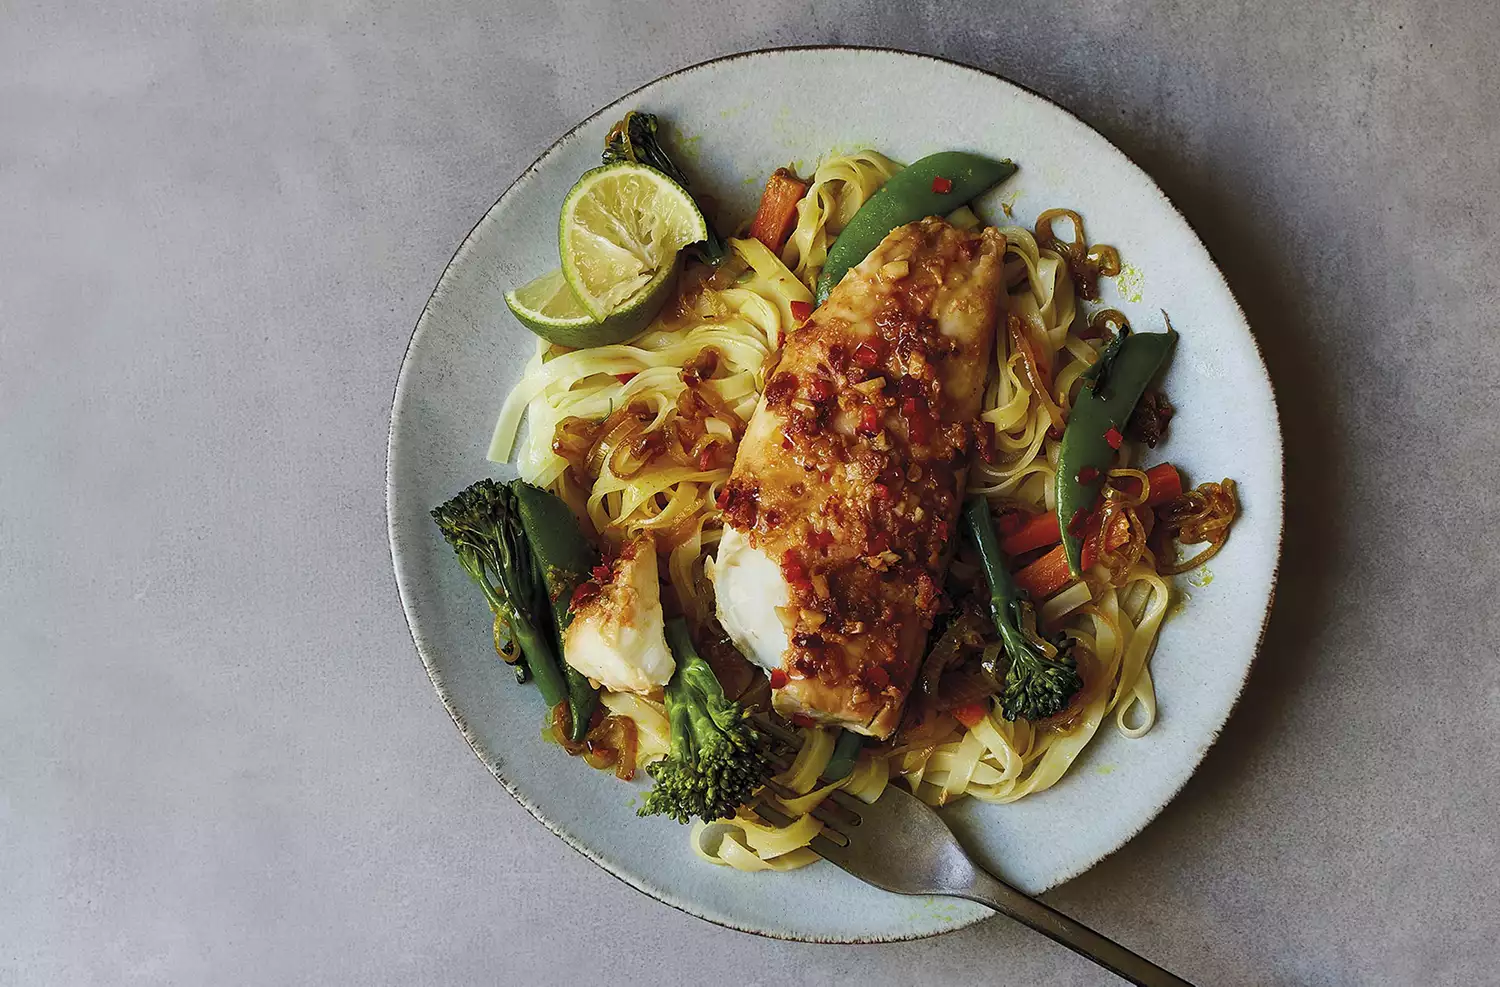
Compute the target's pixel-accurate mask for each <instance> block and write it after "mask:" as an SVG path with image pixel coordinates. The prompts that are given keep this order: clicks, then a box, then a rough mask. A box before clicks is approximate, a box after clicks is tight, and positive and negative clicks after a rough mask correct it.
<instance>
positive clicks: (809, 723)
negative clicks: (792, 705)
mask: <svg viewBox="0 0 1500 987" xmlns="http://www.w3.org/2000/svg"><path fill="white" fill-rule="evenodd" d="M792 723H793V724H794V725H796V726H799V727H815V726H817V725H818V721H817V720H815V719H813V718H812V717H811V716H808V715H807V714H806V713H793V714H792Z"/></svg>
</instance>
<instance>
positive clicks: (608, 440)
mask: <svg viewBox="0 0 1500 987" xmlns="http://www.w3.org/2000/svg"><path fill="white" fill-rule="evenodd" d="M655 418H656V415H655V414H653V413H652V412H651V410H650V409H649V408H647V407H646V406H645V405H644V404H641V403H639V402H631V403H630V404H628V405H626V406H625V407H623V408H619V409H617V410H616V411H615V413H614V414H612V415H610V416H609V417H608V418H606V419H604V421H603V422H602V423H601V424H600V426H599V432H598V436H599V437H598V438H596V439H595V440H594V444H593V445H592V446H591V447H590V448H589V454H588V459H587V460H585V466H586V468H587V470H588V475H589V476H593V477H597V476H598V475H599V474H600V473H602V472H604V464H605V463H608V462H610V460H611V458H612V456H613V453H614V451H615V450H616V449H618V448H622V447H626V446H628V444H629V443H630V442H632V441H633V440H634V439H635V437H636V436H637V435H639V434H640V433H641V432H642V431H644V430H645V428H646V426H647V425H648V424H650V423H651V422H652V421H653V420H654V419H655ZM611 465H613V464H611ZM616 475H618V474H616Z"/></svg>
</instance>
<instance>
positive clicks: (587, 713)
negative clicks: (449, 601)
mask: <svg viewBox="0 0 1500 987" xmlns="http://www.w3.org/2000/svg"><path fill="white" fill-rule="evenodd" d="M515 491H516V502H517V504H518V505H519V507H520V514H521V526H522V527H523V528H524V529H525V530H526V540H527V541H529V542H530V543H531V554H532V558H533V559H534V560H535V564H536V569H537V574H538V575H539V576H540V577H541V579H542V584H543V585H544V586H545V587H546V590H547V599H548V600H549V601H550V603H551V604H552V618H553V623H554V625H555V628H556V641H557V654H558V655H559V656H560V657H561V658H562V671H563V675H564V676H565V677H566V679H567V699H568V714H569V722H570V724H571V729H570V731H569V737H568V739H569V740H582V739H583V735H584V734H585V733H587V732H588V729H589V718H590V717H592V716H593V715H594V708H595V707H596V706H597V705H598V704H599V690H598V689H595V688H594V687H593V686H592V685H590V684H589V680H588V676H586V675H584V674H583V673H582V672H580V671H578V670H577V669H575V668H574V667H573V666H572V665H569V664H568V662H567V657H566V656H565V655H563V646H562V641H563V632H564V631H566V630H567V629H568V624H569V623H570V622H571V621H572V619H573V617H572V613H571V612H570V610H569V606H568V604H569V603H571V602H572V600H573V591H574V590H576V589H577V588H578V585H579V583H582V582H583V581H584V580H586V579H588V578H589V571H590V570H591V569H592V568H593V566H594V564H595V562H597V561H598V555H597V554H596V553H595V551H594V546H592V545H590V544H589V541H588V539H587V538H585V537H584V536H583V532H582V531H580V530H579V528H578V519H577V518H575V517H574V516H573V512H572V511H571V510H569V509H568V505H567V504H565V503H564V502H563V500H562V498H560V497H558V496H557V495H555V494H552V493H549V492H548V491H546V490H543V489H542V488H540V487H534V486H532V485H531V484H529V483H522V482H520V481H517V482H516V484H515Z"/></svg>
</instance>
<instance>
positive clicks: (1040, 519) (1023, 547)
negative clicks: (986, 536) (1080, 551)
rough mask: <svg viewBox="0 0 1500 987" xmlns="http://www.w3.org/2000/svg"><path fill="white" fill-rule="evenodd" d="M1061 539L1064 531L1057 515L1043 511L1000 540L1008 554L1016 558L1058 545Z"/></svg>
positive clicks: (1002, 547)
mask: <svg viewBox="0 0 1500 987" xmlns="http://www.w3.org/2000/svg"><path fill="white" fill-rule="evenodd" d="M1060 541H1062V531H1061V530H1060V529H1059V528H1058V526H1057V515H1056V514H1055V513H1049V512H1043V513H1041V514H1033V515H1031V517H1029V518H1027V519H1026V520H1025V521H1023V522H1022V523H1021V526H1020V527H1019V528H1017V529H1016V530H1015V531H1014V532H1013V533H1012V534H1009V535H1006V536H1005V538H1004V539H1002V540H1001V542H1000V548H1001V550H1002V551H1004V552H1005V554H1006V555H1009V556H1011V557H1012V558H1014V557H1016V556H1017V555H1021V554H1023V553H1025V552H1030V551H1033V550H1035V549H1038V548H1046V547H1047V546H1048V545H1056V544H1057V543H1058V542H1060Z"/></svg>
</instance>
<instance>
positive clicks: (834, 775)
mask: <svg viewBox="0 0 1500 987" xmlns="http://www.w3.org/2000/svg"><path fill="white" fill-rule="evenodd" d="M864 745H865V738H864V737H863V736H862V735H860V734H857V733H855V732H854V731H853V730H844V731H842V732H841V733H840V734H839V739H838V740H836V741H834V744H833V753H832V754H831V755H829V757H828V764H827V765H826V766H824V768H823V777H824V778H827V779H828V780H829V781H838V780H840V779H841V778H843V777H845V776H846V775H848V774H849V772H851V771H853V770H854V763H855V762H856V761H858V760H859V752H860V750H861V749H862V748H863V747H864Z"/></svg>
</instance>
